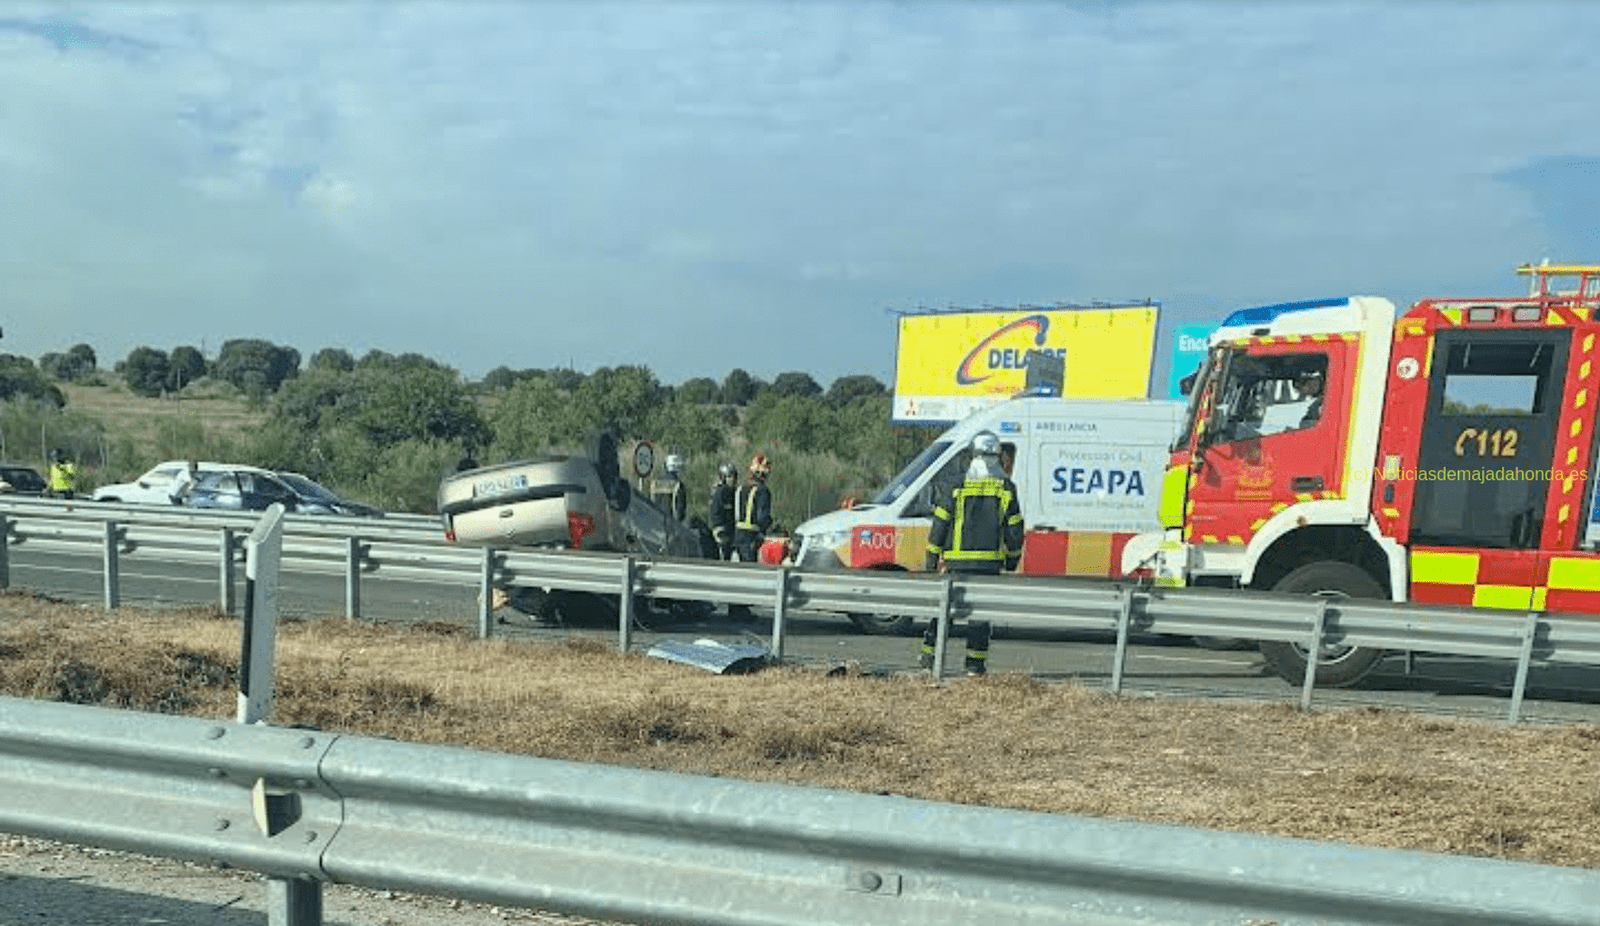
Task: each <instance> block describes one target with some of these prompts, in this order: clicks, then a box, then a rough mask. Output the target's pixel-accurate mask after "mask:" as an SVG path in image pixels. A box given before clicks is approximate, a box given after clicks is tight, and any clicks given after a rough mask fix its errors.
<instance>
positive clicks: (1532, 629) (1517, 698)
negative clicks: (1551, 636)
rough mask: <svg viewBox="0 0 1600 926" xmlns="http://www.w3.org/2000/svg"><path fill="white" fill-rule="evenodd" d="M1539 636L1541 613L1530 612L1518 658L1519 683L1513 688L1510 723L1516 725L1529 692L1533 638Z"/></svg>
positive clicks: (1508, 720) (1523, 628)
mask: <svg viewBox="0 0 1600 926" xmlns="http://www.w3.org/2000/svg"><path fill="white" fill-rule="evenodd" d="M1538 634H1539V612H1538V611H1529V612H1528V622H1527V623H1526V624H1524V625H1523V627H1522V652H1521V653H1520V654H1518V656H1517V681H1516V683H1515V684H1514V685H1512V686H1511V716H1510V717H1508V718H1507V722H1508V723H1516V722H1517V720H1518V719H1519V718H1520V717H1521V716H1522V695H1523V693H1524V692H1526V691H1527V690H1528V664H1529V663H1530V662H1532V661H1533V638H1534V637H1536V636H1538Z"/></svg>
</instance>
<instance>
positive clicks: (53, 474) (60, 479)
mask: <svg viewBox="0 0 1600 926" xmlns="http://www.w3.org/2000/svg"><path fill="white" fill-rule="evenodd" d="M77 491H78V464H76V463H74V462H73V461H72V458H71V457H69V456H67V452H66V451H65V450H64V449H62V448H60V447H57V448H56V449H54V450H52V451H50V494H51V495H54V496H55V497H56V498H71V497H72V496H73V495H74V494H75V493H76V492H77Z"/></svg>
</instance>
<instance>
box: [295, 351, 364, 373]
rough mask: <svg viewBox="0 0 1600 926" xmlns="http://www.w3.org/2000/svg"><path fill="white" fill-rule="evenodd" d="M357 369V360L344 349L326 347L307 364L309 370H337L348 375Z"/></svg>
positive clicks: (312, 356)
mask: <svg viewBox="0 0 1600 926" xmlns="http://www.w3.org/2000/svg"><path fill="white" fill-rule="evenodd" d="M355 368H356V358H354V357H352V356H350V352H349V351H347V350H345V349H344V348H342V347H324V348H323V349H322V350H319V351H317V352H316V353H314V354H312V355H311V360H310V361H308V362H307V363H306V369H308V370H336V371H338V372H340V373H348V372H350V371H351V370H354V369H355Z"/></svg>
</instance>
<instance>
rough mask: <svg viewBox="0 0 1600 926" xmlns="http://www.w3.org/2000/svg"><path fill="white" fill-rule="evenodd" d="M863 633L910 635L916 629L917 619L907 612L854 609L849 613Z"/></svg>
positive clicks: (853, 622)
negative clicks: (874, 612)
mask: <svg viewBox="0 0 1600 926" xmlns="http://www.w3.org/2000/svg"><path fill="white" fill-rule="evenodd" d="M848 617H849V618H850V623H852V624H855V625H856V627H857V628H858V629H860V631H861V632H862V633H865V634H871V635H873V636H899V637H909V636H911V634H912V633H913V631H915V630H916V625H917V622H916V619H915V618H913V617H911V616H910V615H907V614H873V613H872V612H870V611H852V612H850V614H849V615H848Z"/></svg>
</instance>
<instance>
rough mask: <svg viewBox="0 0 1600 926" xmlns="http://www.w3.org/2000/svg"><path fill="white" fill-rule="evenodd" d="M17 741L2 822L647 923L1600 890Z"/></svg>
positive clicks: (470, 772)
mask: <svg viewBox="0 0 1600 926" xmlns="http://www.w3.org/2000/svg"><path fill="white" fill-rule="evenodd" d="M0 756H4V757H5V761H3V762H0V831H5V832H10V833H18V834H23V835H31V836H37V837H42V838H48V839H57V840H63V841H69V842H75V843H82V844H87V845H96V846H104V847H107V848H113V849H121V850H126V851H133V852H140V853H145V854H153V855H161V856H167V857H172V858H180V859H190V860H197V861H210V862H220V863H224V864H227V865H230V866H233V867H236V868H242V869H247V870H250V871H255V872H259V873H262V874H266V875H269V876H272V877H276V878H284V879H305V880H307V881H314V882H317V883H321V882H335V883H344V884H353V885H360V886H365V887H370V888H376V889H392V890H407V891H417V892H423V893H429V894H435V895H442V896H451V897H459V898H462V899H467V900H477V901H482V902H487V903H497V904H505V905H515V906H523V907H537V908H541V909H545V910H549V911H554V912H560V913H567V914H573V915H580V916H589V917H598V918H607V919H611V918H615V919H622V920H626V921H628V922H635V923H652V924H696V926H756V924H760V926H790V924H793V926H802V924H805V926H830V924H837V926H875V924H884V926H890V924H894V926H899V924H904V923H919V924H926V926H957V924H960V926H970V924H974V923H1008V924H1011V923H1015V924H1045V923H1050V924H1068V926H1075V924H1081V926H1088V924H1095V926H1106V924H1111V923H1135V922H1137V923H1140V924H1145V926H1165V924H1172V926H1177V924H1183V926H1224V924H1226V926H1239V924H1244V923H1261V924H1265V923H1273V924H1276V926H1311V924H1316V926H1438V924H1450V926H1567V924H1571V926H1579V924H1584V926H1592V924H1593V923H1594V922H1595V911H1596V910H1600V872H1595V871H1592V870H1587V869H1577V868H1560V867H1551V866H1540V865H1531V864H1526V863H1516V862H1506V861H1499V860H1489V859H1475V858H1465V857H1455V856H1445V855H1435V854H1429V853H1422V852H1411V851H1399V850H1390V849H1373V848H1362V847H1355V846H1349V845H1340V844H1333V843H1320V842H1312V841H1306V840H1297V839H1287V838H1279V837H1269V836H1256V835H1247V834H1239V833H1229V832H1212V831H1206V830H1200V829H1191V828H1183V827H1175V826H1157V825H1148V824H1136V823H1125V822H1113V821H1107V820H1101V819H1095V818H1086V817H1076V816H1065V815H1055V814H1036V813H1025V812H1020V811H1012V810H1002V809H995V808H984V807H969V806H962V805H954V804H940V803H933V802H927V801H921V800H915V799H910V798H903V797H885V796H874V795H864V794H856V793H851V792H842V791H833V790H825V789H819V788H803V787H794V786H786V785H764V784H754V783H749V782H741V781H735V780H730V779H726V778H700V777H693V776H686V775H678V774H671V773H664V772H652V771H642V770H635V769H626V768H620V767H609V766H597V765H588V764H580V763H570V762H559V761H551V760H542V759H531V758H526V757H518V756H510V755H503V754H495V753H485V752H477V751H472V750H465V749H454V748H446V747H438V746H424V745H417V744H408V743H401V742H394V741H391V740H380V739H373V738H362V737H355V736H344V735H336V734H330V733H323V732H318V731H310V730H301V729H292V728H280V727H267V726H255V725H240V724H231V723H222V722H216V721H208V720H203V719H197V718H192V717H177V716H168V715H156V714H141V713H135V712H129V711H117V710H109V709H105V708H98V707H83V706H77V705H64V704H52V703H43V702H35V701H26V700H19V699H14V698H0ZM253 792H254V793H253Z"/></svg>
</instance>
